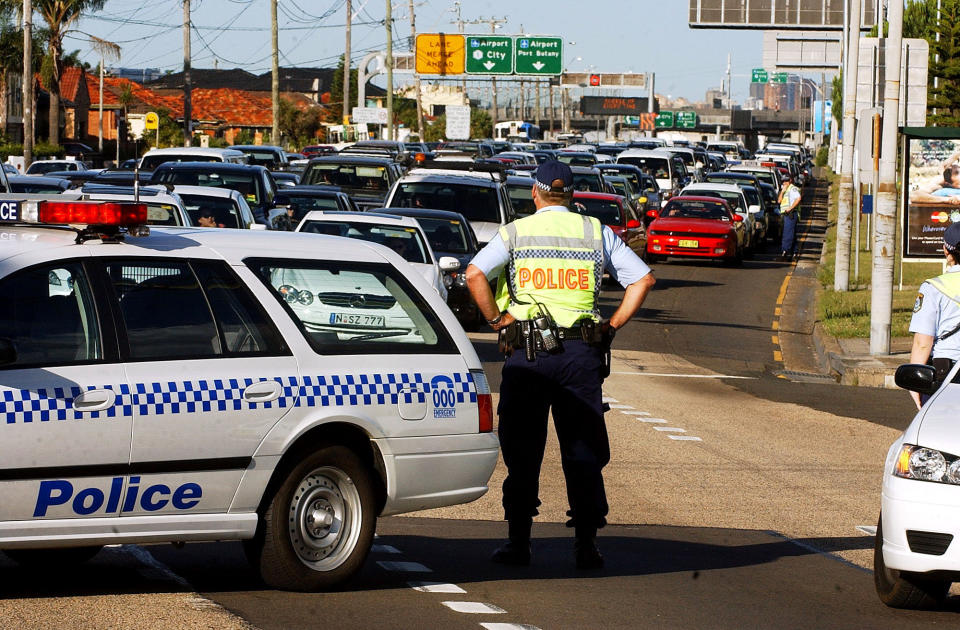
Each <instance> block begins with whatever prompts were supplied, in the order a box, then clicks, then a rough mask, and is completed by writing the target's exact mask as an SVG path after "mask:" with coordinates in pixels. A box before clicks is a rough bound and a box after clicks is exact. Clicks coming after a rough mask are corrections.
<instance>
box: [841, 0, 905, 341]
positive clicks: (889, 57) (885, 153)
mask: <svg viewBox="0 0 960 630" xmlns="http://www.w3.org/2000/svg"><path fill="white" fill-rule="evenodd" d="M887 20H888V22H889V24H890V33H889V35H890V36H889V37H888V38H887V47H886V62H887V69H886V77H885V90H884V94H883V134H882V136H881V137H882V140H881V142H882V145H881V151H880V186H879V188H878V191H877V193H878V194H877V212H876V214H877V216H876V220H875V221H876V222H875V223H874V230H875V232H876V236H875V237H874V247H873V279H872V280H871V286H872V289H871V292H870V354H890V320H891V314H892V311H893V259H894V251H895V250H896V233H897V144H898V142H899V134H898V133H897V121H898V120H899V119H900V116H899V105H900V104H899V98H900V54H901V51H902V48H903V3H902V2H899V1H897V2H891V3H889V4H888V5H887ZM844 157H846V152H844Z"/></svg>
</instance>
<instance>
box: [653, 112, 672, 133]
mask: <svg viewBox="0 0 960 630" xmlns="http://www.w3.org/2000/svg"><path fill="white" fill-rule="evenodd" d="M654 125H655V126H656V127H657V129H670V128H671V127H673V112H660V113H659V114H657V118H656V120H654Z"/></svg>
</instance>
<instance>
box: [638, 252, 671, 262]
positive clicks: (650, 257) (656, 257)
mask: <svg viewBox="0 0 960 630" xmlns="http://www.w3.org/2000/svg"><path fill="white" fill-rule="evenodd" d="M666 258H667V257H666V256H662V255H660V254H647V257H646V258H644V260H643V261H644V262H646V263H650V264H653V263H658V262H663V261H664V260H666Z"/></svg>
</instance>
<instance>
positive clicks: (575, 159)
mask: <svg viewBox="0 0 960 630" xmlns="http://www.w3.org/2000/svg"><path fill="white" fill-rule="evenodd" d="M557 160H559V161H560V162H563V163H564V164H569V165H570V166H593V165H594V164H596V163H597V158H596V157H594V156H592V155H590V154H589V153H559V154H558V155H557Z"/></svg>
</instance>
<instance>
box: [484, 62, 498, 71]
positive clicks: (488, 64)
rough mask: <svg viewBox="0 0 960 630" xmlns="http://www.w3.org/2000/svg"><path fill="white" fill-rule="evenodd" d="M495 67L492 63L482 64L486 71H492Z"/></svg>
mask: <svg viewBox="0 0 960 630" xmlns="http://www.w3.org/2000/svg"><path fill="white" fill-rule="evenodd" d="M495 65H497V64H495V63H493V62H492V61H488V62H486V63H484V64H483V67H484V68H486V69H487V70H492V69H493V67H494V66H495Z"/></svg>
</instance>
